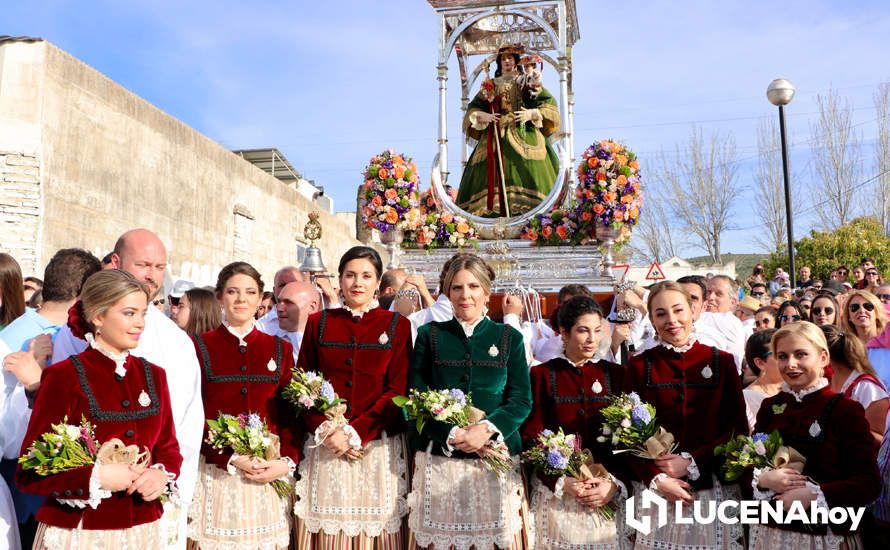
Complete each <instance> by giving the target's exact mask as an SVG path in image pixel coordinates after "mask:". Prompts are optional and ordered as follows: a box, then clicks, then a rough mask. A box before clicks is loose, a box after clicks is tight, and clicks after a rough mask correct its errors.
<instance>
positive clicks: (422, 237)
mask: <svg viewBox="0 0 890 550" xmlns="http://www.w3.org/2000/svg"><path fill="white" fill-rule="evenodd" d="M427 242H428V241H427V238H426V231H418V232H417V243H418V244H426V243H427Z"/></svg>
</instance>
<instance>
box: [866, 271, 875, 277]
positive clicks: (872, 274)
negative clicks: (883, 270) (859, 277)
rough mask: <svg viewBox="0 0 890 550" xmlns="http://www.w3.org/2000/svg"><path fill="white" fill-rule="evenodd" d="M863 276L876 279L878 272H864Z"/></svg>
mask: <svg viewBox="0 0 890 550" xmlns="http://www.w3.org/2000/svg"><path fill="white" fill-rule="evenodd" d="M865 276H866V277H877V276H878V272H877V271H866V272H865Z"/></svg>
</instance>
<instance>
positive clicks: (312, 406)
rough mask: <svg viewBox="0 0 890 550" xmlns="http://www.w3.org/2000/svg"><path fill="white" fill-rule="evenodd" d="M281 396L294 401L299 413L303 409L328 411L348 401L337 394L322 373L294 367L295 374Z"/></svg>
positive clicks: (291, 401)
mask: <svg viewBox="0 0 890 550" xmlns="http://www.w3.org/2000/svg"><path fill="white" fill-rule="evenodd" d="M281 396H282V397H284V399H285V401H289V402H290V403H292V404H293V405H294V406H295V407H296V408H297V412H298V413H302V412H303V411H318V412H320V413H326V412H327V411H329V410H331V409H332V408H334V407H336V406H337V405H340V404H343V403H345V402H346V401H345V400H343V399H340V398H339V397H338V396H337V393H336V392H335V391H334V386H332V385H331V383H330V382H328V381H327V380H325V379H324V377H323V376H322V375H321V374H319V373H317V372H315V371H312V370H311V371H308V372H307V371H304V370H303V369H297V368H294V370H293V376H292V377H291V379H290V382H289V383H288V385H287V387H285V388H284V390H283V391H282V392H281Z"/></svg>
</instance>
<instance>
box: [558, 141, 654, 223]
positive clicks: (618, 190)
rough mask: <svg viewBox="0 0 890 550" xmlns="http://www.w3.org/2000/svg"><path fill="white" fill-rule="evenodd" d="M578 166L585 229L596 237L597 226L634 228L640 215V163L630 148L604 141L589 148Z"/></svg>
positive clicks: (579, 213) (577, 194)
mask: <svg viewBox="0 0 890 550" xmlns="http://www.w3.org/2000/svg"><path fill="white" fill-rule="evenodd" d="M581 159H582V160H581V163H580V164H579V165H578V187H576V188H575V200H576V201H577V207H576V215H577V217H578V220H579V223H580V224H582V230H583V231H584V232H585V233H587V236H588V237H589V238H594V237H595V233H596V226H598V225H599V226H605V227H611V228H613V229H621V228H622V226H628V227H632V226H633V225H634V224H636V223H637V220H638V219H639V217H640V209H641V208H642V205H643V194H642V192H641V191H640V164H639V162H638V161H637V158H636V155H634V153H633V152H632V151H630V150H629V149H627V147H625V146H624V145H622V144H620V143H616V142H614V141H610V140H603V141H600V142H598V143H594V144H593V145H591V146H590V147H588V148H587V149H586V150H585V151H584V153H583V154H582V155H581Z"/></svg>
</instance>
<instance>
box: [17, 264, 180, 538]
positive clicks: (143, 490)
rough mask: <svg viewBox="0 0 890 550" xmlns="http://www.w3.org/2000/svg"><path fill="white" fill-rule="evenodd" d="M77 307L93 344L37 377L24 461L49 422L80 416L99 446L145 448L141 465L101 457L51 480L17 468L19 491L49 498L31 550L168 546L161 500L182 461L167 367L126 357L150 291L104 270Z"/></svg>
mask: <svg viewBox="0 0 890 550" xmlns="http://www.w3.org/2000/svg"><path fill="white" fill-rule="evenodd" d="M19 294H21V293H19ZM81 305H82V312H83V319H81V320H80V321H81V323H82V324H83V325H84V330H85V331H86V334H85V336H86V339H87V342H89V346H88V347H87V350H86V351H84V352H82V353H80V354H77V355H72V356H71V357H69V358H68V359H66V360H64V361H61V362H59V363H55V364H53V365H52V368H48V369H45V370H44V371H43V376H42V378H41V384H40V389H39V391H38V392H37V398H36V401H35V403H34V408H33V413H32V415H31V420H30V422H29V423H28V431H27V433H26V435H25V439H24V443H23V445H22V451H21V455H22V456H28V452H29V450H28V449H29V447H30V446H31V445H32V444H33V443H34V441H35V440H37V439H39V438H40V437H41V435H42V434H45V433H47V432H50V433H51V432H52V427H51V426H52V425H53V424H59V423H67V424H73V425H78V424H80V421H81V418H85V419H86V420H87V421H88V422H89V423H90V424H92V425H94V426H95V433H94V435H95V441H96V442H97V443H104V442H109V441H111V440H112V439H113V438H117V439H119V440H120V441H121V442H123V444H124V445H133V446H135V448H137V449H139V451H138V452H140V453H141V452H143V450H144V451H145V452H146V456H147V464H145V467H138V466H135V465H132V464H125V463H124V464H122V463H118V462H116V461H113V460H109V461H107V462H106V461H103V460H102V459H101V458H100V459H98V460H97V462H96V463H95V464H92V465H89V466H80V467H77V468H74V469H70V470H67V471H64V472H60V473H56V474H52V475H48V476H43V475H38V473H37V472H36V471H34V470H23V469H21V467H20V468H19V470H18V472H17V474H16V484H17V485H18V487H19V488H20V489H21V490H22V492H25V493H28V494H33V495H41V496H45V497H46V500H45V501H44V502H43V505H42V506H41V507H40V511H38V512H37V521H39V522H40V526H39V527H38V529H37V537H36V540H35V542H34V546H33V547H34V548H36V549H39V550H57V549H59V548H84V549H86V548H164V547H165V545H166V540H167V538H166V533H165V531H164V529H163V528H162V526H161V514H162V513H163V508H162V506H161V500H160V497H161V496H162V495H164V494H165V493H167V492H169V491H172V490H174V486H173V480H175V479H176V478H177V477H178V475H179V469H180V466H181V464H182V455H181V454H180V451H179V444H178V442H177V440H176V429H175V427H174V424H173V413H172V411H171V407H170V396H169V391H168V386H167V376H166V374H165V373H164V370H163V369H161V368H160V367H157V366H155V365H153V364H151V363H149V362H148V361H146V360H145V359H142V358H139V357H136V356H134V355H131V354H130V350H132V349H133V348H135V347H136V344H137V343H138V342H139V337H140V336H141V335H142V332H143V329H144V328H145V312H146V310H147V308H148V307H150V306H149V305H148V290H147V289H146V288H145V286H144V285H143V284H142V283H141V282H139V281H137V280H136V279H135V278H134V277H133V276H132V275H130V274H129V273H126V272H123V271H118V270H116V269H115V270H107V271H100V272H98V273H95V274H94V275H92V276H90V278H89V279H87V281H86V283H84V285H83V288H82V290H81ZM101 456H103V455H102V454H100V457H101Z"/></svg>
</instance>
